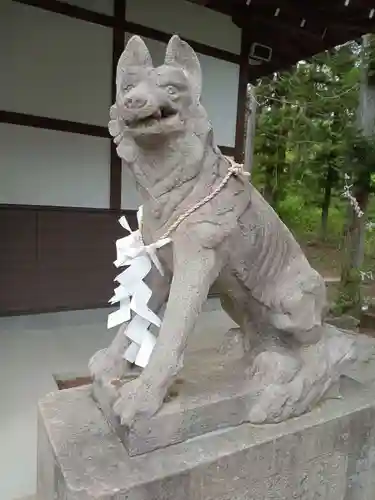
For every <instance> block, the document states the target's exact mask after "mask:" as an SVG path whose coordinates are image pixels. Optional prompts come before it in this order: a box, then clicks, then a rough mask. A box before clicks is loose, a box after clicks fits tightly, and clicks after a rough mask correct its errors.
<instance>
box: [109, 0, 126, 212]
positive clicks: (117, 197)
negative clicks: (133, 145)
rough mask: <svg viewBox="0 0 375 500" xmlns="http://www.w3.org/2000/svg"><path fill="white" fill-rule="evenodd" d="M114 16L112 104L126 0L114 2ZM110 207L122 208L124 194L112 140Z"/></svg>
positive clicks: (122, 38)
mask: <svg viewBox="0 0 375 500" xmlns="http://www.w3.org/2000/svg"><path fill="white" fill-rule="evenodd" d="M114 15H115V19H117V20H118V23H116V25H115V26H114V28H113V31H112V76H111V98H112V103H114V102H115V101H116V68H117V63H118V60H119V58H120V56H121V54H122V52H123V50H124V48H125V36H124V31H123V29H122V28H121V24H122V22H121V21H125V16H126V0H114ZM109 179H110V180H109V206H110V208H112V209H120V208H121V194H122V163H121V159H120V158H119V156H118V154H117V151H116V145H115V143H114V142H113V141H112V140H111V152H110V177H109Z"/></svg>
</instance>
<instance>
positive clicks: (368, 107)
mask: <svg viewBox="0 0 375 500" xmlns="http://www.w3.org/2000/svg"><path fill="white" fill-rule="evenodd" d="M374 40H375V38H374V36H373V35H365V36H364V37H363V44H362V66H361V70H362V71H361V86H360V95H359V105H358V118H357V120H358V129H359V131H360V132H361V133H362V134H363V136H364V137H372V136H373V135H374V132H375V81H374V75H373V69H371V72H370V71H369V69H370V67H371V65H373V64H374V60H375V50H374V47H375V44H374ZM365 167H366V165H365ZM367 168H368V170H367V172H362V174H360V173H357V176H358V175H359V176H360V177H361V179H359V178H357V180H356V181H355V182H354V186H353V196H354V197H355V198H356V199H357V201H358V204H359V206H360V208H361V210H362V212H364V214H366V210H367V206H368V201H369V196H370V191H371V185H370V168H371V166H370V165H367ZM354 174H355V172H354ZM364 242H365V215H363V216H362V217H358V215H357V214H356V212H355V211H354V210H353V209H352V207H350V216H349V218H348V225H347V228H346V231H345V235H344V262H343V266H342V272H341V283H340V293H339V298H338V301H337V308H338V311H340V312H341V313H350V314H352V315H354V316H356V317H359V316H360V314H361V308H362V296H361V281H362V280H361V274H360V271H361V266H362V264H363V259H364Z"/></svg>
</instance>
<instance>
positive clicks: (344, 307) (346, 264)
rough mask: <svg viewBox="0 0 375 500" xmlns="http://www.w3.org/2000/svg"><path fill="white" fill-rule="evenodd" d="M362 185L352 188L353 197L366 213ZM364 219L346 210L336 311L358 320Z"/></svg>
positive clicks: (366, 199) (366, 191)
mask: <svg viewBox="0 0 375 500" xmlns="http://www.w3.org/2000/svg"><path fill="white" fill-rule="evenodd" d="M369 187H370V186H369V185H368V186H366V185H364V184H362V185H357V186H354V188H353V195H354V197H355V198H356V199H357V201H358V204H359V206H360V208H361V210H362V212H364V213H366V210H367V207H368V202H369V196H370V189H369ZM365 231H366V228H365V218H364V216H362V217H358V215H357V213H356V212H355V210H353V208H352V206H349V209H348V224H347V227H346V229H345V232H344V247H343V252H344V260H343V265H342V269H341V283H340V289H339V300H338V304H337V306H338V309H339V312H340V313H341V314H350V315H352V316H354V317H356V318H359V316H360V314H361V308H362V293H361V292H362V291H361V281H362V279H361V274H360V270H361V267H362V265H363V259H364V243H365Z"/></svg>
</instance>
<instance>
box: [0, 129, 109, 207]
mask: <svg viewBox="0 0 375 500" xmlns="http://www.w3.org/2000/svg"><path fill="white" fill-rule="evenodd" d="M109 155H110V139H105V138H101V137H90V136H84V135H79V134H70V133H66V132H57V131H54V130H43V129H37V128H32V127H23V126H19V125H8V124H4V123H2V124H0V203H17V204H26V205H28V204H30V205H54V206H71V207H94V208H108V207H109Z"/></svg>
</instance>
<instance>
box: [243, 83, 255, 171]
mask: <svg viewBox="0 0 375 500" xmlns="http://www.w3.org/2000/svg"><path fill="white" fill-rule="evenodd" d="M247 89H248V93H247V96H248V98H247V106H248V110H247V127H246V143H245V161H244V168H245V170H247V172H250V173H251V171H252V168H253V163H254V141H255V129H256V112H257V101H256V97H255V87H254V86H253V85H251V84H248V87H247Z"/></svg>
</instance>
